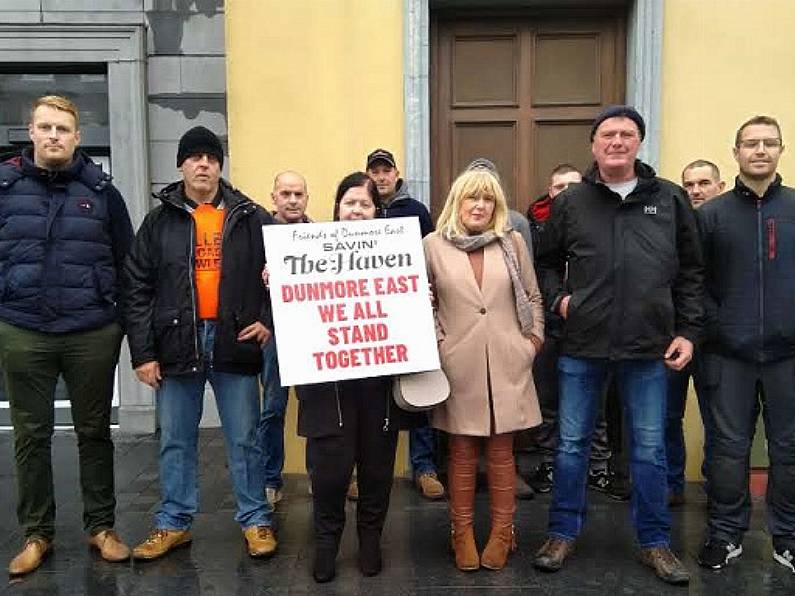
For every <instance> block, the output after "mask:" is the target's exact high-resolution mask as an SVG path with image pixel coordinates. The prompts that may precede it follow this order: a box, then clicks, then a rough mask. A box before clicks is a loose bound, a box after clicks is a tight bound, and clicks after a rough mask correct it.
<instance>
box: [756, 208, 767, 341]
mask: <svg viewBox="0 0 795 596" xmlns="http://www.w3.org/2000/svg"><path fill="white" fill-rule="evenodd" d="M756 226H757V229H756V239H757V240H756V243H757V257H758V261H759V355H760V356H761V355H762V352H763V350H764V347H765V339H764V338H765V323H764V321H765V286H764V280H765V274H764V268H765V259H764V254H765V251H764V247H763V246H762V239H763V238H764V236H763V228H762V199H761V198H757V199H756Z"/></svg>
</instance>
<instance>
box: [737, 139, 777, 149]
mask: <svg viewBox="0 0 795 596" xmlns="http://www.w3.org/2000/svg"><path fill="white" fill-rule="evenodd" d="M759 143H762V145H764V146H765V149H778V148H779V147H781V139H743V140H741V141H740V142H739V143H738V144H737V145H738V146H739V147H742V148H743V149H756V148H757V147H758V146H759Z"/></svg>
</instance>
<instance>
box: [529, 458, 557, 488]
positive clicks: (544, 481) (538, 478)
mask: <svg viewBox="0 0 795 596" xmlns="http://www.w3.org/2000/svg"><path fill="white" fill-rule="evenodd" d="M553 470H554V466H553V464H552V462H549V461H545V462H541V463H540V464H538V465H537V466H536V467H535V469H534V470H533V473H532V474H530V477H529V478H528V479H527V482H528V484H529V485H530V486H532V487H533V490H534V491H535V492H537V493H548V492H549V491H551V490H552V471H553Z"/></svg>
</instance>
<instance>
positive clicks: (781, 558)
mask: <svg viewBox="0 0 795 596" xmlns="http://www.w3.org/2000/svg"><path fill="white" fill-rule="evenodd" d="M773 559H774V560H776V561H778V562H779V563H781V564H782V565H784V567H787V568H788V569H789V570H790V571H792V573H795V555H793V554H792V551H791V550H790V549H787V550H785V551H777V550H776V549H773Z"/></svg>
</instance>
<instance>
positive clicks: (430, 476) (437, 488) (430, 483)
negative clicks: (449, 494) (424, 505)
mask: <svg viewBox="0 0 795 596" xmlns="http://www.w3.org/2000/svg"><path fill="white" fill-rule="evenodd" d="M417 488H419V489H420V492H421V493H422V496H423V497H425V498H426V499H430V500H432V501H435V500H437V499H441V498H442V497H443V496H444V485H443V484H442V483H441V482H439V477H438V476H436V472H425V473H424V474H420V475H419V476H417Z"/></svg>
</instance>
